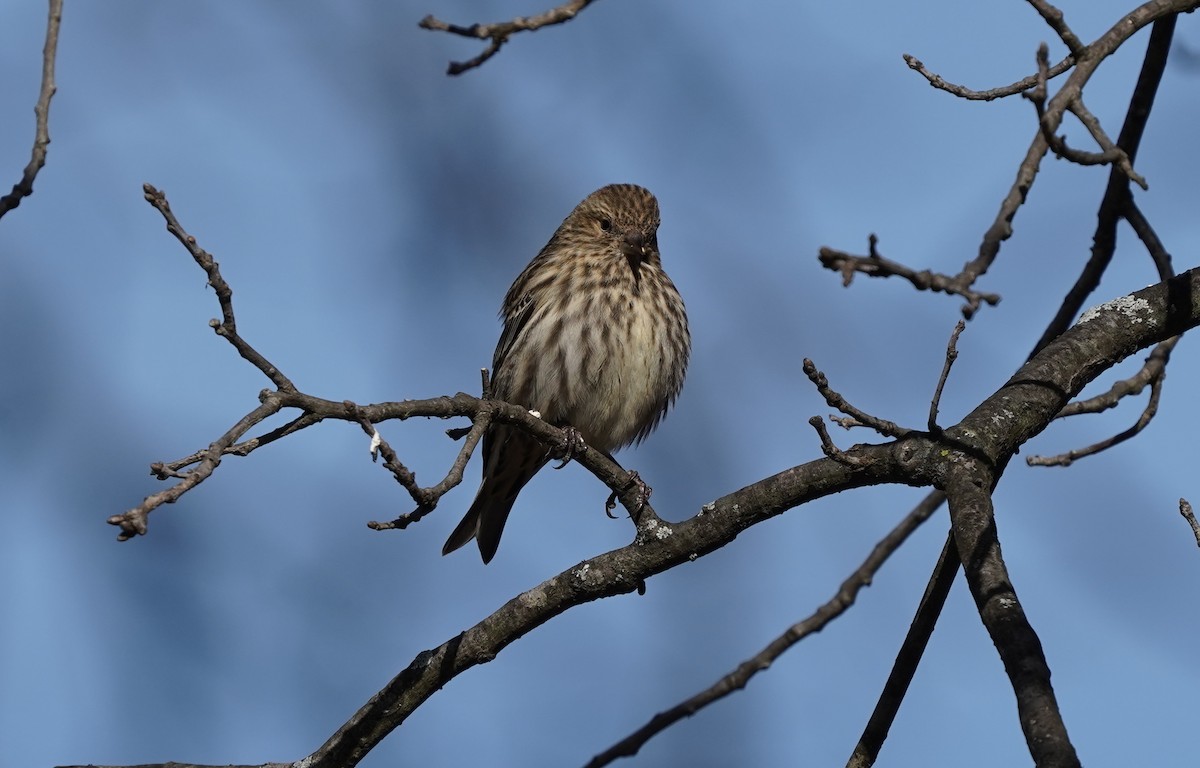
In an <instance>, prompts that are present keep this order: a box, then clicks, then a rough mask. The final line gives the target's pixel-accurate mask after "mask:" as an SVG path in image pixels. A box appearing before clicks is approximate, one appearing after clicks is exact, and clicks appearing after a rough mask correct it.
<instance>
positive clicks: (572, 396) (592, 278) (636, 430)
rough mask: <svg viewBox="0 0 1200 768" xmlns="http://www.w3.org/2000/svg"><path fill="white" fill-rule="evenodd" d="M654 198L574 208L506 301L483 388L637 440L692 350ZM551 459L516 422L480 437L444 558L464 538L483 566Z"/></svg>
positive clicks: (613, 188) (659, 412)
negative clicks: (470, 493) (463, 509)
mask: <svg viewBox="0 0 1200 768" xmlns="http://www.w3.org/2000/svg"><path fill="white" fill-rule="evenodd" d="M658 224H659V213H658V201H657V200H655V199H654V195H652V194H650V192H649V191H647V190H645V189H643V188H642V187H639V186H635V185H633V184H612V185H609V186H607V187H603V188H602V189H599V190H597V191H595V192H593V193H592V194H590V195H588V196H587V198H586V199H585V200H584V201H583V202H581V203H580V204H579V205H578V206H576V208H575V210H573V211H571V215H569V216H567V218H566V219H565V220H563V223H562V224H561V225H560V226H559V228H558V230H557V231H556V232H555V233H554V236H553V237H551V238H550V242H548V243H546V246H545V247H544V248H542V250H541V252H540V253H539V254H538V255H537V257H536V258H534V260H533V261H531V262H530V263H529V266H527V267H526V268H525V271H523V272H522V273H521V274H520V276H519V277H517V279H516V282H514V283H513V284H512V287H511V288H509V289H508V294H507V295H506V296H505V297H504V306H503V307H502V309H501V316H502V317H503V319H504V331H503V332H502V333H501V335H500V341H499V343H498V344H497V345H496V353H495V356H494V357H493V360H492V389H491V396H492V397H493V398H495V399H497V400H504V401H506V402H510V403H515V404H517V405H521V406H524V407H526V408H529V409H531V410H534V411H538V412H539V413H540V414H541V417H542V418H543V419H545V420H546V421H547V422H549V423H551V424H556V425H560V426H566V425H569V426H571V427H573V428H574V429H575V430H577V431H578V433H579V436H580V437H582V438H583V441H584V442H585V443H586V444H587V445H589V446H591V447H592V448H595V449H597V450H600V451H604V452H606V453H611V452H612V451H615V450H617V449H618V448H621V447H623V446H626V445H629V444H630V443H632V442H634V441H637V442H641V440H642V439H644V438H645V437H646V436H647V435H649V434H650V433H651V432H652V431H654V428H655V427H656V426H658V423H659V422H660V421H662V419H663V417H664V416H665V415H666V412H667V409H668V408H669V407H670V406H671V404H672V403H673V402H674V401H675V398H676V396H677V395H678V394H679V390H680V389H681V388H682V387H683V377H684V374H685V373H686V372H687V365H688V357H689V355H690V353H691V335H690V334H689V333H688V323H687V314H686V313H685V311H684V308H683V299H681V298H680V296H679V292H678V291H677V290H676V289H675V285H674V284H673V283H672V282H671V279H670V278H669V277H667V273H666V272H664V271H663V268H662V261H661V259H660V258H659V253H658V235H657V233H658ZM549 459H550V452H549V449H547V447H546V446H544V445H542V444H541V443H539V442H538V441H537V440H536V439H534V438H533V437H530V436H529V435H528V434H526V433H524V432H522V431H521V430H520V429H518V428H517V427H512V426H509V425H506V424H494V425H492V426H491V427H490V428H489V429H488V431H487V433H486V434H485V435H484V437H483V482H482V483H480V486H479V492H478V493H477V494H476V496H475V501H474V502H473V503H472V504H471V508H470V509H469V510H467V514H466V516H464V517H463V519H462V522H460V523H459V524H458V527H457V528H455V529H454V532H453V533H451V534H450V538H449V539H448V540H447V541H446V546H445V547H443V548H442V554H447V553H449V552H453V551H454V550H456V549H458V548H459V547H461V546H463V545H464V544H466V543H467V542H468V541H470V540H471V539H472V538H474V539H476V540H477V542H478V544H479V552H480V554H481V555H482V556H483V562H485V563H487V562H489V561H490V560H491V559H492V557H493V556H494V555H495V554H496V548H497V547H498V546H499V544H500V534H501V533H502V532H503V531H504V523H505V521H506V520H507V519H508V513H509V512H510V511H511V510H512V506H513V502H515V501H516V499H517V494H518V493H520V492H521V489H522V488H523V487H524V486H525V484H526V483H527V482H529V480H530V479H531V478H532V477H533V476H534V475H535V474H537V471H538V470H539V469H541V468H542V467H543V466H545V464H546V462H547V461H549Z"/></svg>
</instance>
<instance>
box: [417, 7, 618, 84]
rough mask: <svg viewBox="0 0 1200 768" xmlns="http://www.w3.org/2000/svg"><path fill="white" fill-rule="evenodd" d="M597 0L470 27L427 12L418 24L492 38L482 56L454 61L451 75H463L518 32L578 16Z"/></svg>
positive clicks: (458, 33) (490, 56) (448, 70)
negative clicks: (451, 22) (438, 17)
mask: <svg viewBox="0 0 1200 768" xmlns="http://www.w3.org/2000/svg"><path fill="white" fill-rule="evenodd" d="M593 2H595V0H570V2H566V3H563V4H562V5H560V6H558V7H557V8H551V9H550V10H548V11H544V12H542V13H539V14H537V15H536V16H528V17H525V16H518V17H517V18H515V19H513V20H512V21H501V22H496V23H494V24H472V25H470V26H467V27H463V26H459V25H457V24H449V23H447V22H444V21H441V20H440V19H436V18H434V17H433V16H426V17H425V18H423V19H421V22H420V24H419V25H418V26H420V27H421V29H430V30H434V31H437V32H449V33H450V34H452V35H459V36H461V37H470V38H475V39H478V40H488V41H490V42H489V44H488V47H487V48H485V49H484V50H483V52H482V53H480V54H479V55H478V56H476V57H475V58H473V59H468V60H467V61H452V62H450V66H449V67H448V68H447V70H446V74H448V75H461V74H462V73H463V72H466V71H468V70H471V69H474V68H476V67H478V66H480V65H481V64H483V63H484V62H485V61H487V60H488V59H490V58H492V57H493V56H495V55H496V54H497V53H499V52H500V47H501V46H503V45H504V44H505V43H507V42H508V39H509V38H510V37H512V36H513V34H515V33H517V32H532V31H534V30H538V29H541V28H542V27H548V26H551V25H553V24H562V23H564V22H567V21H570V20H571V19H573V18H575V16H576V15H577V14H578V13H579V12H580V11H582V10H583V9H584V8H587V7H588V6H589V5H591V4H592V3H593Z"/></svg>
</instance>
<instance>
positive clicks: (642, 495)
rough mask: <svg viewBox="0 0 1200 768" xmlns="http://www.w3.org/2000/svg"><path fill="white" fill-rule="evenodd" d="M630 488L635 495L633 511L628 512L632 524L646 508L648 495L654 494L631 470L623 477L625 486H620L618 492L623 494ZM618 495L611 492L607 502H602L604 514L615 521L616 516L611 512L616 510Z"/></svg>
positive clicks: (615, 492) (648, 499)
mask: <svg viewBox="0 0 1200 768" xmlns="http://www.w3.org/2000/svg"><path fill="white" fill-rule="evenodd" d="M630 488H634V489H635V490H634V493H636V494H637V496H636V501H634V503H633V509H632V510H631V511H630V515H629V517H630V518H631V519H632V520H633V522H634V523H637V521H638V518H639V517H641V514H642V510H643V509H645V508H646V504H647V502H649V501H650V494H652V493H654V489H653V488H651V487H650V486H648V485H646V481H645V480H643V479H642V478H641V475H639V474H638V473H637V472H634V471H633V470H630V471H629V473H628V474H626V475H625V485H623V486H621V491H620V492H621V493H624V492H625V491H627V490H629V489H630ZM618 495H619V494H618V492H617V491H613V492H612V493H610V494H609V495H608V501H606V502H604V514H606V515H608V516H609V517H610V518H611V519H613V520H616V519H617V516H616V515H614V514H613V513H612V512H613V510H614V509H616V508H617V496H618Z"/></svg>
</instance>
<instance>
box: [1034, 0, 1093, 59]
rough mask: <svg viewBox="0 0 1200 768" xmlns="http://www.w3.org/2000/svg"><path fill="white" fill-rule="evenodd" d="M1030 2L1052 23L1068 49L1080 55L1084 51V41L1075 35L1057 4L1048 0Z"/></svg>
mask: <svg viewBox="0 0 1200 768" xmlns="http://www.w3.org/2000/svg"><path fill="white" fill-rule="evenodd" d="M1028 1H1029V4H1030V5H1032V6H1033V7H1034V9H1035V10H1037V12H1038V13H1039V14H1041V17H1042V18H1043V19H1045V21H1046V23H1047V24H1048V25H1050V29H1053V30H1054V31H1055V32H1057V33H1058V37H1059V39H1060V40H1062V41H1063V44H1064V45H1066V46H1067V50H1069V51H1070V52H1071V55H1072V56H1079V55H1081V54H1082V53H1083V52H1084V45H1083V42H1082V41H1081V40H1080V39H1079V38H1078V37H1076V36H1075V33H1074V32H1072V31H1071V28H1070V27H1068V26H1067V22H1066V19H1064V18H1063V12H1062V11H1060V10H1059V9H1058V8H1056V7H1055V6H1053V5H1051V4H1050V3H1047V2H1046V0H1028Z"/></svg>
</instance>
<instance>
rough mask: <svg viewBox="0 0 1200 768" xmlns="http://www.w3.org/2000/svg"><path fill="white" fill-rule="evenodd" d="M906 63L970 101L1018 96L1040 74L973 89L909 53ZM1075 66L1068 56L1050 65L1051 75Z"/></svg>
mask: <svg viewBox="0 0 1200 768" xmlns="http://www.w3.org/2000/svg"><path fill="white" fill-rule="evenodd" d="M904 63H905V64H907V65H908V68H909V69H911V70H913V71H914V72H917V73H919V74H920V75H921V76H922V77H924V78H925V79H926V80H928V81H929V84H930V85H932V86H933V87H934V88H936V89H938V90H939V91H945V92H946V93H949V94H951V95H954V96H958V97H959V98H961V99H967V100H968V101H995V100H996V99H1003V98H1006V97H1008V96H1016V95H1018V94H1020V93H1024V92H1025V91H1027V90H1029V89H1030V88H1032V87H1034V86H1035V85H1037V82H1038V75H1037V74H1036V73H1035V74H1032V75H1030V76H1028V77H1026V78H1023V79H1021V80H1018V81H1017V82H1015V83H1013V84H1012V85H1005V86H1001V87H999V88H989V89H988V90H986V91H973V90H971V89H970V88H967V87H966V86H962V85H957V84H955V83H951V82H948V81H946V80H945V79H943V78H942V76H941V75H939V74H937V73H935V72H930V71H929V69H928V68H926V66H925V64H924V62H922V61H921V60H920V59H918V58H917V57H916V56H912V55H910V54H907V53H906V54H904ZM1073 66H1075V58H1074V57H1073V56H1067V57H1066V58H1065V59H1063V60H1062V61H1060V62H1058V63H1057V64H1055V65H1054V66H1053V67H1050V73H1049V76H1050V77H1052V78H1053V77H1058V76H1059V75H1061V74H1062V73H1063V72H1066V71H1067V70H1068V69H1070V68H1071V67H1073Z"/></svg>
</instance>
